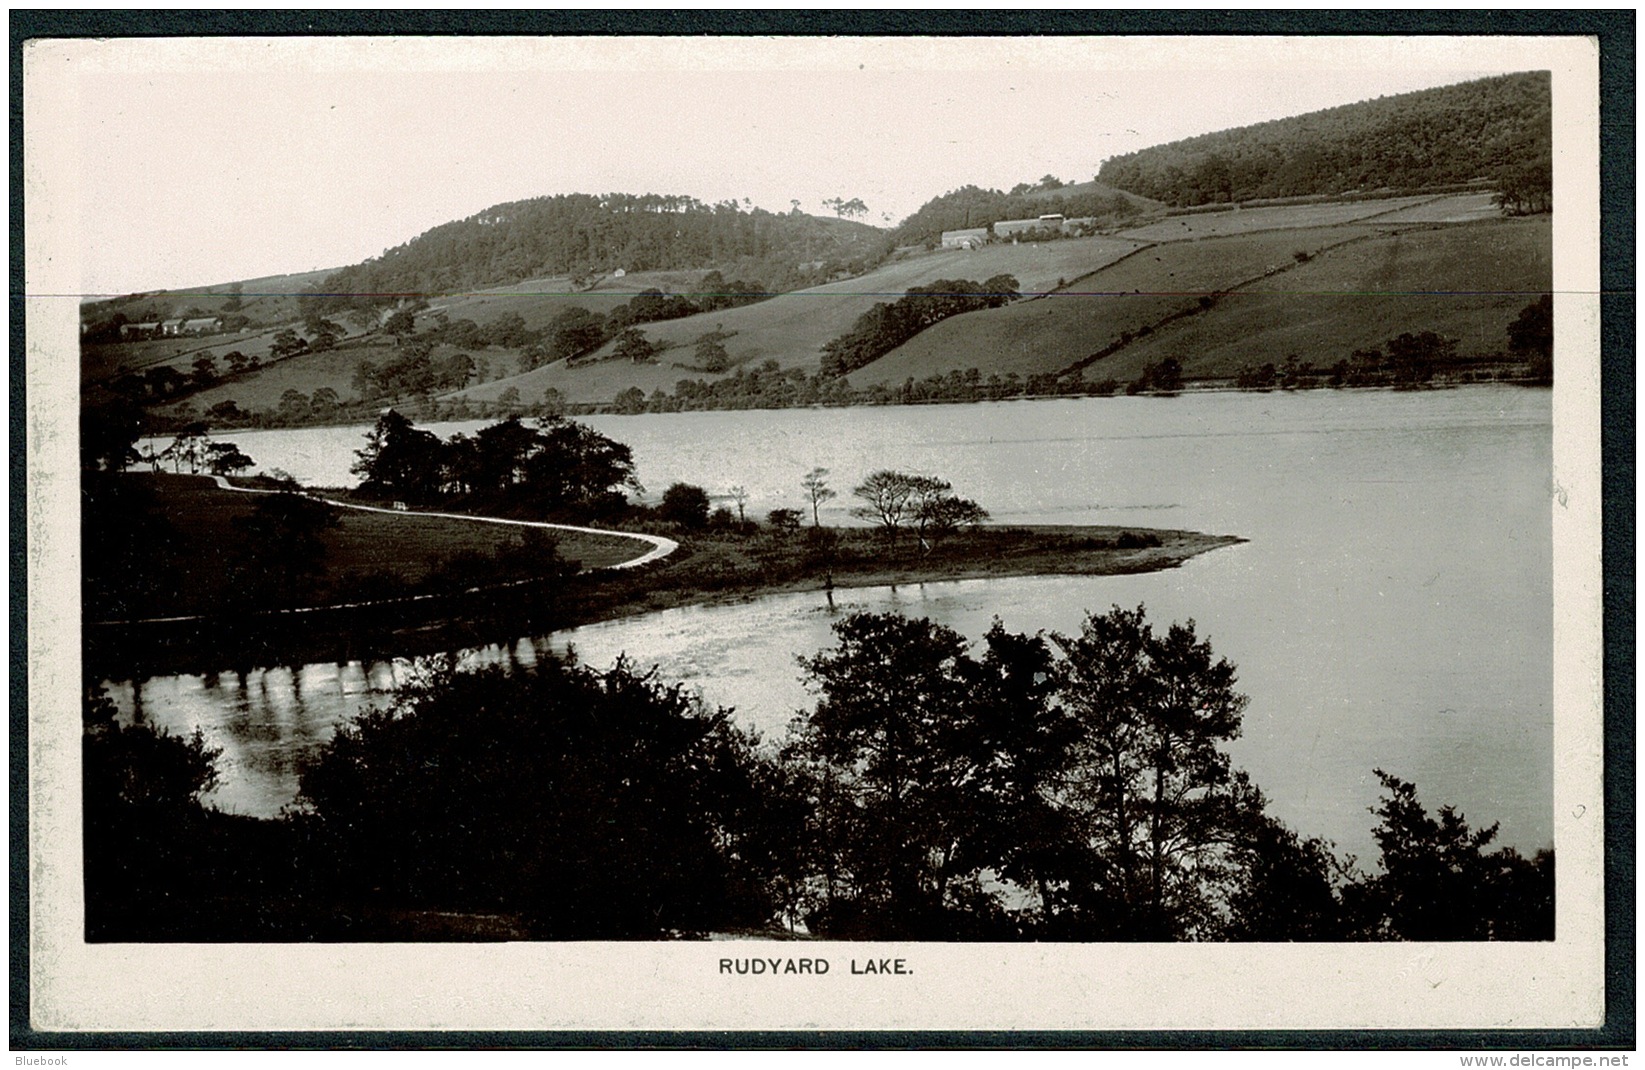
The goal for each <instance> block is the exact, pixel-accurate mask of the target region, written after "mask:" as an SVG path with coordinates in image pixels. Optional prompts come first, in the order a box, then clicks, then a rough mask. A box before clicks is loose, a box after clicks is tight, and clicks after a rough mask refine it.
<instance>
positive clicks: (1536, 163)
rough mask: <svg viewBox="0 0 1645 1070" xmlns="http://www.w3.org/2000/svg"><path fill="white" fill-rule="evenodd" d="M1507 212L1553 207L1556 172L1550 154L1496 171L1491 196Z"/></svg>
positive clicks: (1534, 211) (1539, 210)
mask: <svg viewBox="0 0 1645 1070" xmlns="http://www.w3.org/2000/svg"><path fill="white" fill-rule="evenodd" d="M1492 199H1493V200H1494V201H1495V202H1496V205H1497V207H1498V208H1501V209H1502V210H1503V212H1505V213H1506V214H1508V215H1532V214H1535V213H1537V212H1547V211H1551V210H1552V209H1553V203H1554V173H1553V159H1552V157H1551V156H1539V157H1538V158H1535V159H1532V160H1527V161H1525V162H1523V163H1520V164H1516V165H1514V166H1510V167H1505V168H1503V169H1502V170H1501V171H1499V172H1498V173H1497V193H1496V196H1495V197H1494V198H1492Z"/></svg>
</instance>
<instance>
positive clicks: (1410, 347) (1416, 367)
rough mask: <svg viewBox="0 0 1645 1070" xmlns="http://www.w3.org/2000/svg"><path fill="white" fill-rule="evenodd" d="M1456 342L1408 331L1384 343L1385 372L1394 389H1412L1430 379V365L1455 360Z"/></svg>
mask: <svg viewBox="0 0 1645 1070" xmlns="http://www.w3.org/2000/svg"><path fill="white" fill-rule="evenodd" d="M1456 349H1457V342H1456V339H1454V338H1445V337H1442V336H1440V335H1438V334H1435V333H1434V332H1433V331H1421V332H1419V333H1417V334H1412V333H1410V332H1409V331H1407V332H1406V333H1404V334H1402V335H1400V336H1399V337H1398V338H1391V339H1389V340H1388V370H1389V371H1390V372H1391V373H1392V374H1393V379H1394V383H1395V384H1396V385H1398V386H1406V387H1410V386H1416V385H1417V384H1419V383H1425V382H1427V381H1428V380H1430V379H1432V378H1433V377H1434V365H1436V364H1440V363H1448V362H1450V361H1452V360H1455V359H1456Z"/></svg>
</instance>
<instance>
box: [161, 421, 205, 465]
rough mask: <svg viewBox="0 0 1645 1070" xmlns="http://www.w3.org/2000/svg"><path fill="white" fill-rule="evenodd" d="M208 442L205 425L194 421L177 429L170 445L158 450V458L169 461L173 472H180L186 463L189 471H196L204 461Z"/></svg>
mask: <svg viewBox="0 0 1645 1070" xmlns="http://www.w3.org/2000/svg"><path fill="white" fill-rule="evenodd" d="M210 444H211V438H210V435H209V432H208V429H207V427H206V425H205V424H204V423H202V422H200V421H195V422H193V423H189V424H185V425H183V427H181V428H179V429H178V431H177V434H176V436H175V437H174V438H173V439H172V440H171V445H169V446H167V447H166V448H165V449H164V450H162V451H161V452H160V459H161V460H169V461H171V470H172V471H173V472H181V471H182V470H183V467H184V466H185V465H186V466H187V467H188V470H189V472H191V473H198V472H199V471H200V469H201V467H202V466H204V465H205V463H206V447H207V446H209V445H210Z"/></svg>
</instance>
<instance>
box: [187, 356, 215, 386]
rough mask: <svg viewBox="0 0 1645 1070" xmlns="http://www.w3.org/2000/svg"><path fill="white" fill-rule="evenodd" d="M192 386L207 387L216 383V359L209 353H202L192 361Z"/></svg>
mask: <svg viewBox="0 0 1645 1070" xmlns="http://www.w3.org/2000/svg"><path fill="white" fill-rule="evenodd" d="M191 378H192V379H193V380H194V385H195V386H198V387H207V386H210V385H211V384H212V383H215V382H216V381H217V359H216V358H215V357H213V356H212V355H211V354H210V353H202V354H201V355H200V356H198V357H196V358H195V359H194V374H193V375H192V376H191Z"/></svg>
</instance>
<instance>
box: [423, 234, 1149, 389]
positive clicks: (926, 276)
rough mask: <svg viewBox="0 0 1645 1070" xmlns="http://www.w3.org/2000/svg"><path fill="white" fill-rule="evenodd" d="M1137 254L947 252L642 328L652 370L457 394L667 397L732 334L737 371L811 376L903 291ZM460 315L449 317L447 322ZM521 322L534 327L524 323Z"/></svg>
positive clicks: (1103, 245)
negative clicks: (832, 347)
mask: <svg viewBox="0 0 1645 1070" xmlns="http://www.w3.org/2000/svg"><path fill="white" fill-rule="evenodd" d="M1135 248H1137V246H1136V244H1135V243H1133V242H1127V241H1119V240H1115V239H1112V238H1079V239H1068V240H1064V241H1054V242H1041V243H1023V244H1020V245H993V246H989V247H987V248H984V249H978V250H972V251H966V250H959V249H948V250H941V251H938V252H934V253H929V254H925V255H919V256H912V257H909V258H907V259H904V260H897V261H893V262H891V263H889V264H886V265H884V266H882V267H880V268H878V269H876V270H875V271H872V272H870V273H869V274H867V275H864V276H862V277H861V278H856V279H849V280H845V281H841V282H834V283H829V284H827V285H824V286H818V287H814V288H812V289H809V290H798V291H795V292H793V293H788V294H783V295H781V296H780V297H775V298H772V299H770V300H768V301H761V302H759V303H758V304H753V305H745V306H743V307H741V308H733V309H723V310H720V311H717V312H710V313H704V314H702V315H698V316H687V317H685V318H683V319H678V320H669V321H666V322H663V323H652V324H646V325H645V326H644V327H643V328H642V330H643V331H644V332H645V335H646V337H647V338H648V339H650V340H651V341H652V343H653V344H659V343H670V344H672V345H673V346H674V348H673V349H672V350H668V351H664V352H663V353H661V354H659V355H658V357H657V360H658V363H657V364H656V365H650V366H636V365H633V364H624V363H621V362H602V363H594V364H587V365H584V366H582V367H578V368H568V367H566V366H565V365H564V364H553V365H548V366H545V367H542V368H537V369H534V370H533V371H531V372H529V373H527V374H525V375H520V376H515V377H512V378H506V379H499V380H497V381H496V382H493V383H486V384H484V385H481V386H477V387H469V388H468V389H467V390H464V391H462V392H461V395H462V396H466V397H468V398H471V399H474V400H478V401H494V400H496V398H497V395H498V394H500V393H501V392H502V391H503V390H505V389H507V388H509V387H511V386H512V387H515V388H517V389H518V390H519V391H520V396H521V397H522V398H523V399H525V400H527V401H532V400H535V399H537V398H540V397H542V395H543V391H544V390H545V389H547V388H548V387H554V388H555V389H557V390H559V391H561V392H562V393H563V394H565V395H566V396H567V397H568V398H569V399H570V400H572V401H577V402H584V401H587V402H609V401H610V400H611V399H612V397H613V396H614V395H615V394H616V393H617V392H618V391H620V390H623V389H625V388H627V387H631V386H638V387H640V388H641V389H642V390H644V391H646V392H647V393H650V392H651V391H652V390H655V389H662V390H672V389H673V388H674V384H675V383H676V382H678V381H679V380H680V379H684V378H703V377H706V378H712V377H711V376H705V375H704V373H702V372H697V371H690V370H686V369H682V368H677V367H675V366H674V365H675V363H676V362H678V363H681V364H688V365H689V364H691V363H693V360H694V358H693V355H692V351H691V344H692V343H693V342H695V341H696V339H697V338H698V337H700V336H701V335H703V334H705V333H707V332H709V331H713V330H716V329H718V330H723V331H726V332H730V333H732V334H733V337H731V338H729V339H727V340H726V342H725V347H726V351H727V353H728V354H729V355H730V357H731V360H732V361H733V362H735V363H738V364H741V363H746V362H749V361H754V362H759V361H763V360H775V361H777V362H778V364H780V365H781V366H783V367H785V368H792V367H798V368H803V369H805V370H807V371H815V370H816V368H817V366H818V363H819V359H820V353H821V349H822V346H823V344H824V343H826V342H828V341H831V340H832V339H834V338H837V337H838V336H839V335H841V334H843V333H845V332H846V331H848V330H850V329H851V325H852V324H853V323H855V322H856V319H857V317H858V316H860V315H862V314H863V313H864V312H866V311H868V309H869V308H871V307H873V305H874V304H875V303H876V302H880V301H886V302H890V301H894V300H896V299H897V298H899V297H901V296H902V295H903V293H904V292H906V291H907V290H908V289H909V287H912V286H923V285H926V284H928V283H931V282H935V281H936V280H938V279H944V278H967V279H975V280H976V281H978V282H981V281H983V280H985V279H987V278H989V277H991V276H993V275H997V274H1001V273H1007V274H1011V275H1015V276H1016V278H1017V281H1018V283H1019V284H1020V285H1021V286H1022V288H1023V289H1024V291H1026V292H1041V291H1045V290H1050V289H1054V288H1055V287H1056V286H1057V285H1058V283H1059V281H1066V280H1068V279H1073V278H1076V277H1078V276H1079V275H1082V274H1085V273H1087V272H1090V271H1092V270H1094V269H1096V268H1098V267H1101V266H1103V265H1104V264H1109V263H1112V262H1113V261H1115V260H1117V259H1119V258H1120V257H1123V256H1125V255H1126V254H1127V253H1129V252H1131V251H1132V250H1134V249H1135ZM624 281H627V280H624ZM456 314H457V313H456V312H455V311H453V315H456ZM522 314H523V313H522ZM527 322H528V323H529V322H531V321H530V319H529V318H528V320H527ZM607 348H608V349H609V346H608V347H607ZM453 396H456V395H453Z"/></svg>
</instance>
